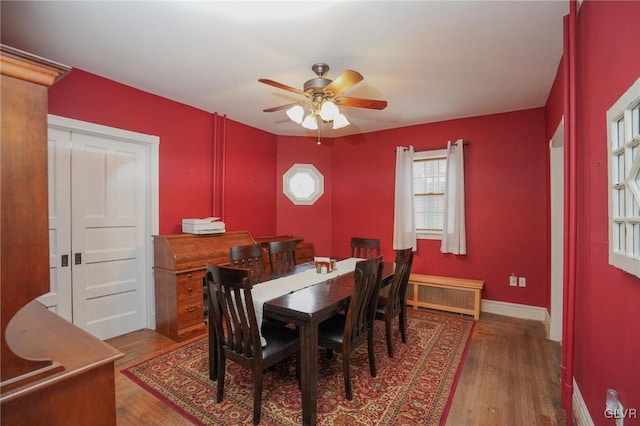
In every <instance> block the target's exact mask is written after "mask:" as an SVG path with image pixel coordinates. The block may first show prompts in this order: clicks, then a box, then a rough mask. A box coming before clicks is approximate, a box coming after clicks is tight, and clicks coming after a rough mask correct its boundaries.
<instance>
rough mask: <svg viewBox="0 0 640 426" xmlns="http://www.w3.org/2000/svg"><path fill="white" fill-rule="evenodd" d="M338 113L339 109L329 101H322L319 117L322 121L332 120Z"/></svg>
mask: <svg viewBox="0 0 640 426" xmlns="http://www.w3.org/2000/svg"><path fill="white" fill-rule="evenodd" d="M338 115H340V110H339V109H338V107H337V106H336V104H334V103H333V102H331V101H324V102H322V107H321V108H320V118H322V119H323V120H324V121H333V120H335V118H336V117H337V116H338Z"/></svg>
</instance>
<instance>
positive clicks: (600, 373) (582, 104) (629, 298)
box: [574, 1, 640, 425]
mask: <svg viewBox="0 0 640 426" xmlns="http://www.w3.org/2000/svg"><path fill="white" fill-rule="evenodd" d="M639 19H640V2H637V1H631V2H626V1H621V2H600V1H585V2H584V3H583V4H582V7H581V8H580V11H579V14H578V39H577V41H578V58H577V70H578V75H577V95H578V99H577V102H578V107H577V119H578V121H577V127H578V134H577V144H578V182H579V187H578V212H579V213H578V259H577V261H578V271H577V279H576V285H577V289H576V338H575V372H574V373H575V374H574V375H575V378H576V382H577V383H578V387H579V388H580V392H581V394H582V396H583V398H584V400H585V401H586V403H587V407H588V408H589V411H590V413H591V417H592V418H593V420H594V422H595V423H596V424H598V425H613V424H614V422H613V420H610V419H605V418H604V414H603V410H604V404H605V392H606V389H607V388H614V389H616V390H617V391H618V392H619V394H620V400H621V402H622V404H623V406H624V407H625V408H635V409H636V410H640V360H639V359H638V356H639V354H640V331H639V330H640V308H639V305H640V279H638V278H637V277H635V276H632V275H630V274H627V273H625V272H623V271H622V270H620V269H617V268H615V267H612V266H610V265H609V262H608V212H607V205H608V201H607V191H608V187H607V130H606V124H607V123H606V111H607V110H608V109H609V108H610V107H611V105H613V103H614V102H615V101H616V100H617V99H618V98H619V97H620V96H621V95H622V94H623V93H624V92H625V91H626V90H627V89H628V88H629V86H631V84H633V83H634V82H635V81H636V80H637V79H638V78H639V77H640V24H639ZM632 424H635V425H638V424H640V419H635V420H633V419H626V420H625V425H632Z"/></svg>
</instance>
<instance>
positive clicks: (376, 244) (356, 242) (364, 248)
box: [351, 237, 380, 259]
mask: <svg viewBox="0 0 640 426" xmlns="http://www.w3.org/2000/svg"><path fill="white" fill-rule="evenodd" d="M378 256H380V240H379V239H378V238H359V237H353V238H351V257H359V258H361V259H372V258H375V257H378Z"/></svg>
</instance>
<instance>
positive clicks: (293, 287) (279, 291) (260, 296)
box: [251, 257, 364, 346]
mask: <svg viewBox="0 0 640 426" xmlns="http://www.w3.org/2000/svg"><path fill="white" fill-rule="evenodd" d="M361 260H364V259H360V258H357V257H350V258H348V259H345V260H341V261H339V262H337V269H336V270H334V271H332V272H328V273H326V274H319V273H317V272H316V268H311V269H308V270H306V271H304V272H301V273H299V274H294V275H288V276H286V277H281V278H276V279H274V280H270V281H265V282H263V283H260V284H256V285H254V286H253V289H252V290H251V296H252V297H253V308H254V310H255V312H256V321H257V323H258V328H260V327H261V325H262V309H263V306H264V302H267V301H269V300H271V299H275V298H276V297H280V296H284V295H285V294H289V293H293V292H294V291H297V290H302V289H303V288H305V287H310V286H312V285H315V284H318V283H321V282H323V281H326V280H328V279H331V278H335V277H337V276H340V275H344V274H348V273H351V272H353V271H354V270H355V269H356V263H357V262H359V261H361ZM258 331H259V330H258ZM260 341H261V343H262V346H266V344H267V341H266V340H265V339H264V337H262V335H260Z"/></svg>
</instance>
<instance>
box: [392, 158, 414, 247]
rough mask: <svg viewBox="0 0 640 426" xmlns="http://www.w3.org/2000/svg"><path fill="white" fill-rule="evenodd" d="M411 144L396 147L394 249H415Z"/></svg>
mask: <svg viewBox="0 0 640 426" xmlns="http://www.w3.org/2000/svg"><path fill="white" fill-rule="evenodd" d="M413 154H414V148H413V146H409V148H405V147H402V146H399V147H396V193H395V205H394V210H393V248H394V250H404V249H408V248H413V251H416V249H417V241H416V226H415V218H414V215H413Z"/></svg>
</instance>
